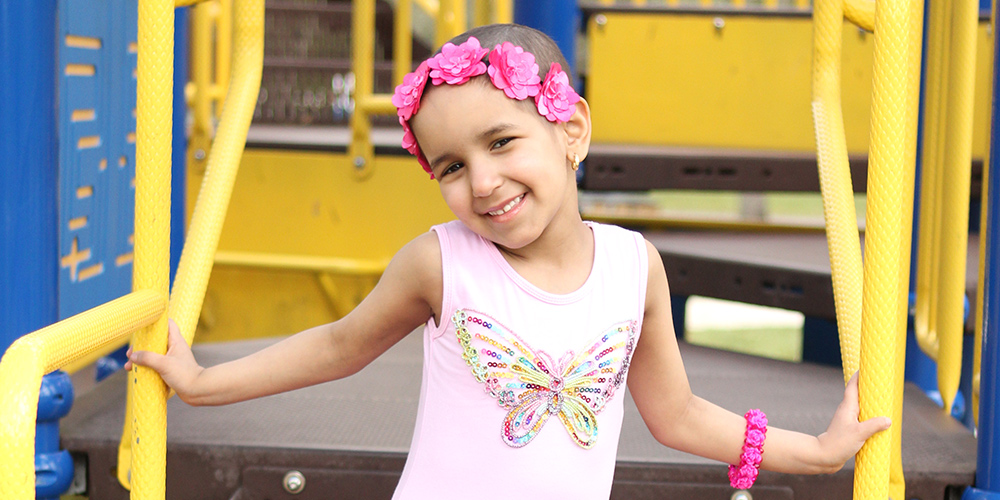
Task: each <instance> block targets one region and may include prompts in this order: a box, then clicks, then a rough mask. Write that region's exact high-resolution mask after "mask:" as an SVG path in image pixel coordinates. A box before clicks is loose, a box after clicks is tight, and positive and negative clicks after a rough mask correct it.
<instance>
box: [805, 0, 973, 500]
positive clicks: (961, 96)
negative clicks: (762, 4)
mask: <svg viewBox="0 0 1000 500" xmlns="http://www.w3.org/2000/svg"><path fill="white" fill-rule="evenodd" d="M932 5H935V6H936V7H935V8H934V9H933V10H932V12H931V15H930V17H929V22H930V26H931V29H930V30H929V33H930V35H929V36H930V38H929V41H928V47H929V56H928V64H929V69H928V73H927V75H928V76H927V81H928V93H927V102H928V104H927V106H928V107H927V108H926V110H925V123H926V125H925V130H926V131H927V132H926V134H925V141H926V142H925V146H924V158H923V160H924V164H925V169H924V183H923V187H922V191H923V196H922V197H921V200H922V210H921V211H922V213H923V214H924V215H923V216H922V217H921V221H920V240H921V246H920V249H919V257H920V269H919V273H918V284H919V290H918V302H917V313H916V323H917V335H918V339H919V340H920V343H921V346H922V347H923V348H924V350H925V351H928V353H929V354H932V355H937V354H938V345H940V353H941V355H940V357H939V358H938V359H939V361H940V363H939V375H938V379H939V386H940V388H941V392H942V397H943V399H944V402H945V409H946V410H945V411H948V410H950V408H951V403H952V401H953V399H954V395H955V392H957V389H958V378H959V374H960V370H961V345H962V344H961V343H962V317H961V309H962V303H961V297H962V296H963V293H962V290H963V288H964V284H965V256H966V249H965V243H964V242H965V241H967V237H966V235H967V224H968V219H967V217H968V211H967V210H968V203H969V191H968V189H969V177H970V165H971V144H972V140H971V137H972V133H971V132H972V130H971V129H972V118H971V114H972V98H971V97H972V92H973V84H974V78H973V76H974V72H973V68H974V64H975V63H974V55H975V30H976V23H977V4H976V2H974V1H967V0H961V1H958V2H941V3H940V5H938V4H937V3H932ZM876 14H877V19H876ZM844 17H847V18H848V19H850V20H852V21H853V22H855V23H856V24H858V25H859V26H861V27H863V28H865V29H868V30H872V28H873V27H874V26H877V27H878V29H876V30H874V32H875V47H876V55H875V83H874V95H873V98H872V103H873V104H872V132H871V134H872V135H871V137H872V139H871V145H870V152H869V174H868V204H867V205H868V206H867V215H866V226H867V227H866V237H865V261H864V269H863V271H862V264H861V250H860V244H859V238H858V233H857V227H856V225H855V221H856V218H855V216H854V206H853V197H852V193H853V190H852V189H851V181H850V172H849V168H848V163H847V146H846V140H845V138H844V125H843V115H842V109H841V104H840V59H841V44H842V32H843V30H842V19H843V18H844ZM813 19H814V30H815V36H814V40H815V52H814V60H813V65H814V70H813V75H814V76H813V115H814V119H815V122H816V134H817V141H816V142H817V147H818V157H819V164H820V184H821V189H822V191H823V199H824V212H825V215H826V219H827V235H828V241H829V251H830V257H831V268H832V270H833V281H834V297H835V302H836V306H837V323H838V326H839V329H840V335H841V350H842V358H843V365H844V377H845V380H846V379H847V378H848V377H850V376H851V374H852V373H854V372H855V371H856V370H858V369H860V371H861V385H860V388H859V392H860V400H861V418H862V419H866V418H871V417H874V416H878V415H889V416H891V417H892V419H893V422H895V424H894V425H893V427H892V430H891V433H880V434H878V435H876V436H874V437H873V438H871V439H869V440H868V442H867V443H866V444H865V446H864V447H863V448H862V449H861V451H860V452H859V453H858V456H857V461H856V463H855V487H854V497H855V498H866V499H867V498H886V497H887V496H888V497H889V498H905V493H904V478H903V474H902V460H901V454H900V442H901V434H900V429H901V425H900V423H901V421H902V385H903V362H904V358H905V354H904V353H905V342H906V340H905V335H906V317H907V302H908V300H907V299H908V297H907V294H906V290H907V289H908V286H907V284H908V283H909V260H910V240H911V230H912V207H913V189H914V170H915V167H914V166H915V158H916V142H917V141H916V136H917V115H918V105H919V101H920V99H919V91H920V69H921V45H922V42H923V35H922V33H923V31H922V30H923V3H922V2H907V1H905V0H879V9H878V11H877V13H876V12H875V9H874V2H869V1H867V0H862V1H857V0H848V1H847V2H845V1H844V0H817V1H816V5H815V7H814V11H813ZM949 19H950V21H949ZM949 27H950V28H949ZM949 29H953V30H954V33H953V34H949V33H948V30H949ZM942 30H943V31H944V34H942V33H941V32H942ZM949 39H950V40H953V42H952V43H954V44H955V45H954V46H953V47H951V50H952V54H957V56H956V55H952V56H951V57H955V58H956V59H957V60H958V61H957V62H953V63H952V65H951V68H950V71H949V68H947V66H948V64H947V59H948V57H947V56H945V54H948V53H949V51H948V49H947V48H943V47H942V44H943V43H946V42H944V41H942V40H949ZM942 51H943V52H942ZM942 60H944V61H945V62H942ZM942 86H944V87H947V88H948V92H947V94H948V101H947V104H942V102H943V101H942V99H944V97H943V96H942V93H943V92H942V91H941V90H940V89H941V87H942ZM944 108H949V109H950V110H951V111H953V113H952V114H953V115H954V116H955V117H956V118H954V119H952V120H951V121H949V122H945V121H943V120H942V119H941V116H942V115H943V113H942V110H943V109H944ZM942 127H944V128H946V129H947V130H948V132H947V133H944V132H941V130H942ZM945 144H947V146H945ZM945 149H947V150H948V151H949V153H948V154H949V157H948V158H949V166H950V168H952V169H953V170H952V171H954V172H956V174H957V175H958V178H957V179H956V178H954V177H949V181H950V182H949V183H948V185H950V186H951V187H950V189H951V190H952V191H955V193H951V194H950V195H948V196H944V199H943V200H941V198H942V196H941V194H940V193H941V191H942V189H943V188H942V184H943V173H942V172H943V170H942V169H941V167H940V165H941V164H942V163H944V156H945V153H944V151H945ZM963 179H964V180H963ZM939 200H940V201H939ZM944 219H947V220H948V223H953V224H954V226H953V227H954V228H955V229H954V233H957V234H949V235H947V236H944V235H943V234H942V233H941V232H940V230H939V229H938V228H940V227H941V224H942V220H944ZM936 245H940V246H936ZM944 246H948V247H951V251H950V252H948V253H947V255H945V252H944V251H941V250H940V248H941V247H944ZM943 262H948V263H949V264H947V265H949V266H954V267H949V269H948V270H947V271H939V269H941V268H940V267H939V266H943V265H945V264H943ZM862 274H863V276H862ZM945 274H947V275H948V276H949V277H948V278H944V275H945ZM928 279H930V284H928ZM937 280H941V281H942V282H946V281H947V282H949V283H942V284H941V285H938V284H937V283H936V281H937ZM931 288H934V289H938V290H931ZM945 294H948V297H950V298H949V299H943V298H939V297H944V296H945ZM862 296H863V298H864V300H863V301H862ZM946 302H948V303H947V304H946ZM935 314H937V315H938V316H937V318H935V316H934V315H935ZM934 330H939V331H941V332H944V331H945V330H947V331H948V333H949V335H950V336H949V337H945V336H943V335H940V336H938V337H935V336H934ZM938 339H940V342H939V340H938ZM956 353H957V354H956ZM946 354H947V356H946Z"/></svg>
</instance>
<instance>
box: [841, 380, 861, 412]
mask: <svg viewBox="0 0 1000 500" xmlns="http://www.w3.org/2000/svg"><path fill="white" fill-rule="evenodd" d="M841 407H842V408H843V409H844V410H845V411H848V412H849V413H850V414H851V415H853V418H854V419H857V415H858V413H859V412H860V411H861V405H860V400H859V397H858V372H854V375H852V376H851V379H850V380H848V381H847V386H845V387H844V401H843V402H841Z"/></svg>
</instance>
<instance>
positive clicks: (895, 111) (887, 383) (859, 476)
mask: <svg viewBox="0 0 1000 500" xmlns="http://www.w3.org/2000/svg"><path fill="white" fill-rule="evenodd" d="M913 3H914V2H911V1H909V0H882V1H881V2H880V3H879V6H878V9H876V11H875V15H876V19H875V26H876V30H875V78H874V85H873V87H874V93H873V97H872V131H871V145H870V151H869V155H868V158H869V171H868V204H867V216H866V220H867V223H866V231H865V264H864V278H863V279H864V297H863V314H862V326H861V376H860V387H859V393H860V399H861V415H860V418H861V420H866V419H869V418H872V417H876V416H881V415H893V414H894V411H895V409H894V405H895V404H896V401H897V395H896V394H895V388H896V387H897V377H901V376H902V374H901V373H896V371H897V370H896V367H897V366H898V364H897V360H896V359H895V358H896V354H897V353H900V352H901V351H902V349H901V348H900V346H899V342H900V341H901V340H902V339H904V338H905V333H906V301H907V297H906V292H905V291H906V287H904V286H902V284H903V283H906V282H907V280H908V278H909V276H908V274H909V262H908V256H909V241H908V240H907V236H908V235H909V233H910V228H909V225H910V220H911V218H912V206H913V192H912V189H909V188H911V187H912V185H913V175H914V167H913V165H912V164H907V160H908V159H909V158H911V155H912V154H913V153H911V152H908V151H907V150H908V149H909V148H910V145H908V144H907V139H908V137H907V135H908V131H909V130H910V128H909V127H912V125H908V123H909V122H910V121H912V120H916V118H917V116H916V115H917V113H916V110H915V109H908V108H909V105H910V104H911V101H912V100H913V99H912V98H911V92H912V89H911V86H912V85H913V82H911V81H910V78H911V77H912V76H913V74H914V73H913V71H911V69H910V68H909V66H910V65H911V64H912V62H913V61H914V60H915V59H914V57H913V56H912V55H911V52H912V51H913V50H914V47H917V46H919V45H918V44H917V43H915V42H914V41H911V38H912V36H913V29H912V28H913V25H914V23H915V22H916V21H915V16H914V12H913V11H912V9H913ZM911 16H913V17H911ZM894 425H896V426H898V425H900V422H899V421H895V422H894ZM891 444H892V436H891V434H890V433H884V432H883V433H879V434H876V435H875V436H873V437H872V438H871V439H869V440H868V441H867V442H866V443H865V445H864V446H863V447H862V448H861V451H860V452H859V453H858V456H857V459H856V463H855V476H854V477H855V481H854V498H856V499H864V500H874V499H879V500H884V499H885V498H886V497H888V496H889V494H890V489H889V478H890V474H889V468H890V462H891V461H890V446H891Z"/></svg>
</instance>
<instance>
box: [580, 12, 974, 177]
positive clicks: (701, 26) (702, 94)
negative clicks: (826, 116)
mask: <svg viewBox="0 0 1000 500" xmlns="http://www.w3.org/2000/svg"><path fill="white" fill-rule="evenodd" d="M605 18H606V19H607V22H606V23H604V24H603V25H597V24H596V22H595V21H594V18H593V17H592V18H591V21H590V25H589V26H588V29H587V36H588V42H589V44H588V46H589V50H590V58H589V64H590V67H589V73H588V78H587V96H586V97H587V100H588V101H589V102H590V106H591V110H592V113H593V120H594V132H593V139H594V141H595V142H618V143H633V144H655V145H673V146H696V147H722V148H748V149H766V150H787V151H814V150H815V137H814V132H813V125H812V115H811V113H812V111H811V105H810V102H811V71H812V35H813V28H812V19H811V18H809V17H787V16H718V15H699V14H682V15H633V14H628V13H610V12H609V13H605ZM716 25H721V28H717V27H716ZM873 41H874V40H873V38H872V36H871V35H870V34H866V33H864V32H862V31H860V30H859V29H858V28H856V27H854V26H851V25H846V26H845V28H844V56H843V58H844V62H843V103H844V123H845V127H846V133H847V147H848V150H849V151H850V152H851V153H859V154H865V153H867V151H868V136H869V124H870V119H869V113H870V103H871V98H870V96H871V82H872V76H873V75H872V68H873V62H874V61H873ZM991 43H992V38H991V37H988V36H987V32H986V25H985V24H981V25H980V29H979V52H978V59H977V61H978V62H979V63H980V64H979V69H978V70H977V85H976V89H977V92H976V117H975V130H976V132H975V141H974V146H973V148H974V149H973V155H974V156H975V157H980V158H981V157H982V156H983V152H984V151H985V144H986V137H985V134H986V132H985V131H986V125H987V124H988V121H987V120H988V115H989V109H990V106H989V101H988V100H987V99H988V95H987V92H986V90H985V89H988V88H989V87H988V83H989V76H990V75H989V74H988V71H987V70H986V68H987V67H986V65H985V62H986V61H988V58H989V57H990V47H991Z"/></svg>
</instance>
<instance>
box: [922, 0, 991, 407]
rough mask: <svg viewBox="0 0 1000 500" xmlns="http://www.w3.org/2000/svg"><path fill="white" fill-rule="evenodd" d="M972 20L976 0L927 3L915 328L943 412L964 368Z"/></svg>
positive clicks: (974, 21) (974, 20) (974, 25)
mask: <svg viewBox="0 0 1000 500" xmlns="http://www.w3.org/2000/svg"><path fill="white" fill-rule="evenodd" d="M977 23H978V3H976V2H975V1H974V0H973V1H969V0H961V1H956V2H942V3H940V5H939V4H936V3H932V4H931V12H930V16H929V19H928V42H927V46H928V56H927V61H928V63H927V64H928V69H927V79H926V81H927V96H926V99H925V101H926V105H925V106H926V109H925V113H924V115H925V116H926V117H927V118H926V120H925V125H924V138H925V139H924V150H923V153H924V154H923V169H922V177H921V198H920V204H921V206H920V230H919V235H918V240H919V241H918V244H919V247H918V251H917V260H918V266H917V270H918V272H917V280H916V282H917V299H916V307H915V311H914V330H915V333H916V338H917V342H918V344H919V345H920V348H921V349H922V350H923V351H924V352H925V353H927V355H928V356H930V357H931V358H933V359H935V360H937V362H938V363H937V367H938V374H937V375H938V376H937V382H938V389H939V390H940V392H941V398H942V400H943V401H944V408H945V409H946V410H950V408H951V404H952V402H953V401H954V398H955V395H956V393H957V392H958V384H959V378H960V377H961V366H962V336H963V332H964V304H963V299H964V297H965V266H966V256H967V254H966V251H967V245H968V220H969V219H968V218H969V195H970V193H969V182H970V179H971V164H972V113H973V100H972V99H973V92H974V85H975V82H974V78H975V54H976V28H977Z"/></svg>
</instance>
